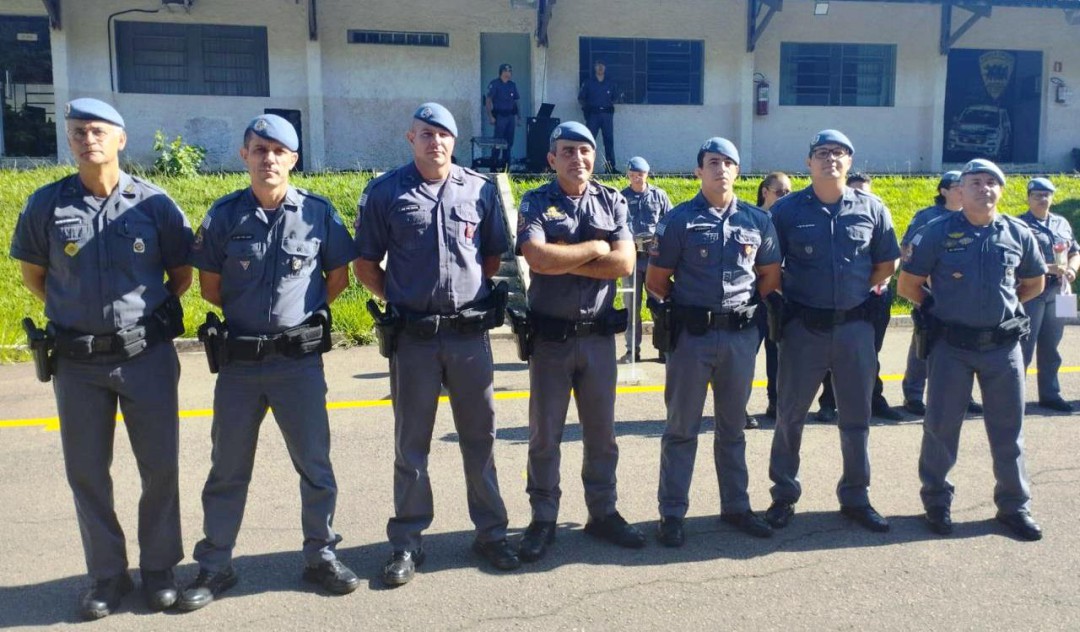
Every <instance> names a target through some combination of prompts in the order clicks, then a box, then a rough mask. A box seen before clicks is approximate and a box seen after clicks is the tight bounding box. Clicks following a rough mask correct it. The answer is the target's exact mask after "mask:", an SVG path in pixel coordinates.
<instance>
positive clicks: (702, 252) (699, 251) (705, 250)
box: [698, 248, 709, 259]
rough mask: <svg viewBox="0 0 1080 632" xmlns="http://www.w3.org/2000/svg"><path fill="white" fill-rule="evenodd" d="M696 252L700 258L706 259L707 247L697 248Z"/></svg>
mask: <svg viewBox="0 0 1080 632" xmlns="http://www.w3.org/2000/svg"><path fill="white" fill-rule="evenodd" d="M698 253H699V254H700V255H701V258H702V259H707V258H708V257H709V249H708V248H699V249H698Z"/></svg>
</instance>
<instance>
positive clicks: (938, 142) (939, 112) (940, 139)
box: [929, 55, 949, 173]
mask: <svg viewBox="0 0 1080 632" xmlns="http://www.w3.org/2000/svg"><path fill="white" fill-rule="evenodd" d="M948 75H949V56H948V55H938V56H937V73H935V80H934V86H933V91H934V98H933V100H932V103H931V106H930V116H931V125H930V130H931V133H930V153H929V156H930V171H932V172H934V173H941V172H942V170H943V169H942V160H941V150H942V148H943V147H944V146H945V86H946V83H947V81H946V80H947V79H948Z"/></svg>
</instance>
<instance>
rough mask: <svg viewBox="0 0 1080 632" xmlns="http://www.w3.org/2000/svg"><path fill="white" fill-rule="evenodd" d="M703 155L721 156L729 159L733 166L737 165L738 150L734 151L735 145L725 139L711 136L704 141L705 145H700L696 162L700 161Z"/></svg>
mask: <svg viewBox="0 0 1080 632" xmlns="http://www.w3.org/2000/svg"><path fill="white" fill-rule="evenodd" d="M705 154H722V155H724V156H727V157H728V158H731V160H732V161H734V162H735V164H739V150H738V149H735V143H732V142H731V141H730V140H728V139H726V138H720V137H719V136H713V137H712V138H710V139H709V140H707V141H705V143H704V144H702V145H701V149H699V150H698V162H700V161H701V157H702V156H704V155H705Z"/></svg>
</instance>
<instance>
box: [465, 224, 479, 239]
mask: <svg viewBox="0 0 1080 632" xmlns="http://www.w3.org/2000/svg"><path fill="white" fill-rule="evenodd" d="M475 235H476V224H466V225H465V239H472V238H473V236H475Z"/></svg>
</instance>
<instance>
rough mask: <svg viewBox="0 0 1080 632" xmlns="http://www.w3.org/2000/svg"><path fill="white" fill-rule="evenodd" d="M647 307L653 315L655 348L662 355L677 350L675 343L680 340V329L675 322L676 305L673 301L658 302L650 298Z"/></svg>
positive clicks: (646, 303) (646, 302) (646, 301)
mask: <svg viewBox="0 0 1080 632" xmlns="http://www.w3.org/2000/svg"><path fill="white" fill-rule="evenodd" d="M645 306H646V307H648V308H649V313H650V314H652V320H653V332H652V341H653V346H654V347H656V350H657V351H659V352H661V353H671V352H672V351H674V350H675V343H676V342H677V341H678V339H679V332H678V327H677V323H676V322H675V304H674V303H672V302H671V301H658V300H656V299H655V298H653V297H652V296H650V297H649V298H648V299H646V300H645Z"/></svg>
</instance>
